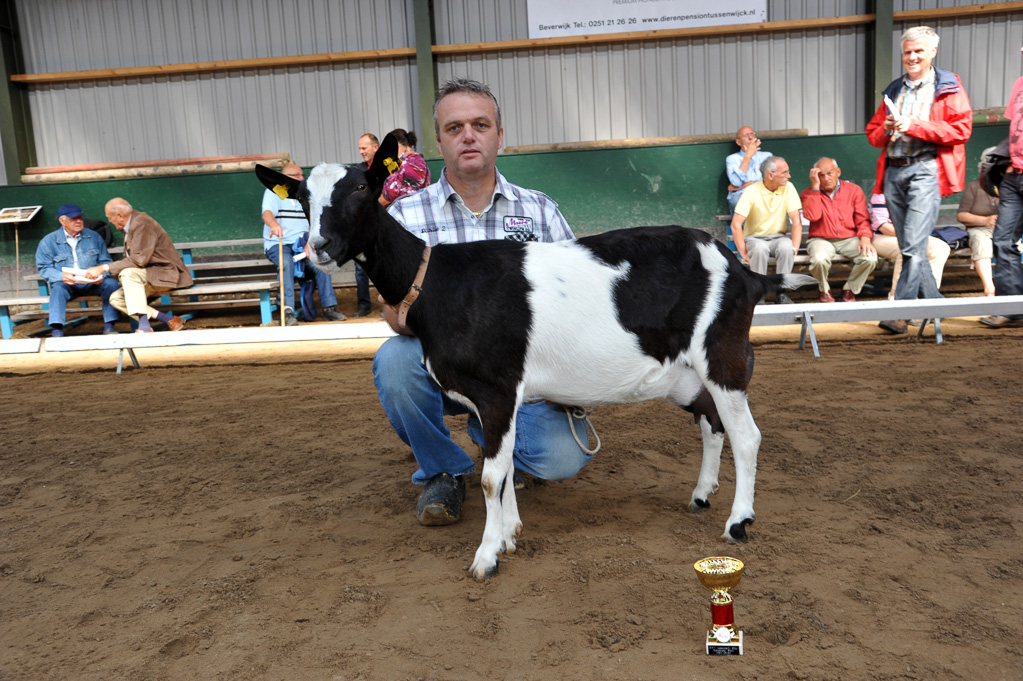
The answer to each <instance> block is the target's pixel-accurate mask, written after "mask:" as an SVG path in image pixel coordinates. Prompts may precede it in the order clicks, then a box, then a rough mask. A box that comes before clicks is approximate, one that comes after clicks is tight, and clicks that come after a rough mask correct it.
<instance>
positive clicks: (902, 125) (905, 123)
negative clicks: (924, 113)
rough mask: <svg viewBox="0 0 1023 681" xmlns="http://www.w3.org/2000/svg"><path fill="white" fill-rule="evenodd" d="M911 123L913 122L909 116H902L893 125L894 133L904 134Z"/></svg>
mask: <svg viewBox="0 0 1023 681" xmlns="http://www.w3.org/2000/svg"><path fill="white" fill-rule="evenodd" d="M912 122H913V119H912V118H910V117H909V116H902V117H900V118H897V119H895V125H894V127H895V132H901V133H905V132H906V131H907V130H909V125H910V123H912Z"/></svg>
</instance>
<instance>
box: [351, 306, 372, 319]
mask: <svg viewBox="0 0 1023 681" xmlns="http://www.w3.org/2000/svg"><path fill="white" fill-rule="evenodd" d="M370 309H371V308H370V306H369V305H360V306H359V309H358V310H356V311H355V314H353V315H352V316H353V317H365V316H366V315H368V314H369V313H370Z"/></svg>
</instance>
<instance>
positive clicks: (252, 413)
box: [0, 320, 1023, 681]
mask: <svg viewBox="0 0 1023 681" xmlns="http://www.w3.org/2000/svg"><path fill="white" fill-rule="evenodd" d="M946 321H947V324H946V333H947V335H948V337H947V339H946V342H945V343H943V344H942V345H935V344H934V343H933V342H931V341H930V340H923V341H920V340H917V339H915V338H907V337H903V338H889V337H885V336H883V335H881V334H880V333H879V332H877V330H876V327H875V326H872V325H850V326H853V327H855V329H856V331H855V332H854V333H852V334H844V335H837V336H835V337H831V338H828V337H827V334H828V333H829V330H828V329H824V328H819V333H820V334H821V335H822V353H823V356H822V358H820V359H815V358H814V357H813V356H812V354H811V353H810V352H809V351H808V350H807V351H799V350H797V349H796V348H795V343H794V336H795V333H797V332H793V331H792V330H791V329H788V330H787V331H781V330H775V329H771V330H754V342H755V345H756V349H757V367H756V372H755V375H754V380H753V384H752V385H751V388H750V393H751V397H750V399H751V406H752V409H753V413H754V416H755V418H756V419H757V422H758V424H759V426H760V428H761V430H762V431H763V445H762V448H761V450H760V458H759V462H760V465H759V471H758V473H759V474H758V477H757V503H756V511H757V522H756V524H754V525H753V526H751V527H750V540H749V541H748V542H747V543H744V544H741V545H727V544H723V543H721V542H720V541H719V539H718V537H719V536H720V535H721V532H722V530H723V526H724V521H725V518H726V517H727V515H728V510H729V505H730V503H731V496H732V492H733V487H734V469H733V467H732V465H731V461H730V456H729V454H728V450H727V449H726V457H725V461H724V463H723V466H722V476H721V483H722V487H721V490H720V491H719V493H718V494H717V496H715V497H713V498H712V507H711V509H710V510H709V511H707V512H705V513H701V514H696V515H694V514H691V513H690V512H689V511H688V508H687V505H688V499H689V495H690V493H691V491H692V486H693V485H694V484H695V481H696V477H697V473H698V469H699V459H700V442H699V433H698V430H697V428H696V427H695V426H694V425H693V424H692V422H691V419H690V418H689V417H688V415H686V414H684V413H681V412H679V411H678V410H677V409H675V408H673V407H671V406H670V405H668V404H667V403H665V402H649V403H645V404H641V405H631V406H622V407H609V408H601V409H599V410H597V411H596V412H595V413H594V415H593V423H594V425H595V426H596V428H597V430H598V431H599V433H600V436H601V438H602V440H603V449H602V451H601V452H600V453H599V454H598V455H597V457H596V458H595V460H594V461H593V462H592V464H591V465H589V466H588V467H587V468H586V469H584V470H583V471H582V472H581V473H580V474H579V475H578V476H577V477H576V478H574V479H572V480H568V481H564V482H547V483H542V484H541V483H532V484H531V485H530V486H529V487H528V488H527V489H525V490H523V491H522V492H520V493H519V506H520V510H521V514H522V518H523V522H524V525H525V528H524V533H523V537H522V539H521V542H520V545H519V550H518V551H517V552H516V553H515V554H514V555H510V556H505V557H503V559H502V563H501V570H500V573H499V574H498V575H497V576H496V577H494V578H492V579H489V580H487V581H485V582H477V581H475V580H473V579H472V578H471V577H469V576H468V575H467V572H466V568H467V567H468V565H469V563H470V562H471V560H472V556H473V552H474V551H475V549H476V547H477V545H478V543H479V540H480V537H481V534H482V530H483V520H484V507H483V498H482V493H481V492H480V491H479V486H478V475H477V476H473V477H472V478H471V479H470V484H469V494H468V497H467V500H466V508H465V512H464V517H463V519H462V521H461V522H460V523H458V524H456V525H453V526H449V527H441V528H424V527H421V526H419V525H418V524H417V523H416V521H415V517H414V514H413V507H414V504H415V500H416V497H417V492H418V489H419V488H416V487H414V486H413V485H411V484H410V483H409V476H410V475H411V474H412V472H413V470H414V462H413V460H412V459H411V456H410V452H409V450H408V449H407V448H406V447H404V446H403V445H402V443H401V442H400V441H399V440H398V438H397V437H396V436H395V435H394V434H393V432H392V431H391V429H390V427H389V426H388V423H387V420H386V418H385V416H384V414H383V412H382V410H381V409H380V406H379V403H378V401H377V398H376V393H375V390H374V388H373V382H372V372H371V366H370V362H369V361H368V360H367V359H365V357H366V356H368V355H369V354H370V353H371V352H372V348H368V349H367V348H361V350H360V349H357V350H356V351H352V349H351V348H352V347H353V346H351V345H345V344H340V343H308V344H290V345H291V346H294V347H290V346H288V347H285V346H284V345H282V346H277V347H245V348H235V349H232V350H230V351H227V350H217V349H211V348H206V349H194V348H193V349H190V350H188V351H184V350H182V351H178V352H175V351H161V352H162V353H165V354H160V352H156V351H148V352H147V353H146V354H143V353H141V351H140V361H141V362H142V365H143V368H142V369H141V370H131V369H129V370H126V371H125V372H124V373H123V374H122V375H121V376H117V375H115V373H114V371H113V368H114V365H115V362H116V355H115V353H111V352H106V353H60V354H61V357H56V356H55V355H57V353H42V355H41V356H40V357H35V358H33V360H32V361H30V360H28V359H22V360H19V359H17V358H14V357H11V356H4V357H0V402H2V404H3V405H4V406H3V418H2V420H0V442H2V443H3V445H2V453H0V679H4V680H21V679H25V680H32V681H40V680H46V679H76V680H80V679H103V680H105V681H106V680H114V679H281V680H287V681H296V680H305V679H310V680H312V679H317V680H320V679H337V680H345V681H348V680H352V679H369V680H375V679H383V680H388V681H390V680H404V679H429V680H457V679H466V680H474V679H524V680H533V679H552V680H569V681H572V680H578V681H594V680H600V679H664V680H672V681H674V680H677V679H707V680H708V681H709V680H714V681H727V680H731V679H828V680H836V681H837V680H840V679H841V680H847V679H873V680H889V679H927V680H933V679H939V680H940V679H964V680H965V679H970V680H973V679H986V680H989V681H999V680H1006V681H1009V680H1017V679H1021V678H1023V644H1021V641H1023V615H1021V607H1023V542H1021V538H1023V537H1021V535H1023V506H1021V504H1020V498H1021V496H1023V465H1021V461H1023V455H1021V451H1023V428H1021V417H1023V396H1021V392H1023V391H1021V385H1020V368H1021V367H1023V359H1021V350H1023V330H1012V331H1000V332H982V331H980V330H978V329H979V327H978V326H977V325H976V322H975V321H972V322H969V323H966V322H964V323H963V324H961V325H959V326H955V325H954V324H952V323H953V322H954V321H955V320H946ZM346 323H347V322H346ZM832 326H834V327H838V326H839V325H832ZM783 333H784V334H787V335H786V336H785V337H784V338H782V336H781V335H779V334H783ZM46 354H49V355H50V358H49V360H48V359H47V357H46V356H45V355H46ZM70 355H75V357H74V360H72V359H71V358H70V357H69V356H70ZM91 355H95V356H91ZM463 424H464V419H452V420H451V426H452V428H453V429H454V430H455V431H457V433H458V434H457V435H456V438H457V439H458V441H459V442H460V443H463V444H465V445H467V444H468V440H467V438H466V437H465V436H464V433H463V432H462V428H463ZM714 555H732V556H735V557H737V558H740V559H741V560H743V561H745V564H746V571H745V573H744V575H743V579H742V582H741V584H740V585H739V586H738V587H737V588H736V589H735V591H734V595H735V599H736V600H735V613H736V619H737V623H738V625H739V626H740V628H742V629H743V630H744V631H745V646H746V655H745V656H743V657H741V658H738V657H735V658H709V657H707V656H706V655H705V653H704V650H703V640H704V637H705V635H706V630H707V627H708V624H709V623H710V607H709V596H710V592H709V591H707V590H706V589H704V588H703V587H701V586H700V584H699V582H698V581H697V579H696V576H695V573H694V571H693V567H692V565H693V562H695V561H696V560H698V559H700V558H704V557H707V556H714Z"/></svg>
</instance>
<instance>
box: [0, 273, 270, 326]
mask: <svg viewBox="0 0 1023 681" xmlns="http://www.w3.org/2000/svg"><path fill="white" fill-rule="evenodd" d="M276 283H277V282H276V280H269V279H267V280H264V281H235V282H229V283H224V282H217V283H211V284H204V283H199V284H195V285H193V286H189V287H188V288H179V289H174V290H172V291H169V292H168V293H166V294H163V295H162V296H160V297H159V302H158V303H157V304H158V305H159V306H160V307H161V308H163V309H164V310H166V311H167V312H172V313H174V314H179V313H180V314H187V312H188V311H190V310H203V309H222V308H230V307H242V306H256V305H258V306H259V312H260V321H261V323H262V324H264V325H266V324H271V323H272V322H273V312H274V310H275V309H276V307H277V306H276V305H272V304H271V301H270V291H271V289H273V288H275V286H276ZM239 293H240V294H246V293H249V294H255V296H254V297H252V296H250V297H247V298H232V299H223V298H219V299H212V300H211V299H208V298H207V299H205V300H201V299H200V298H199V296H223V295H233V294H239ZM49 301H50V296H49V294H47V295H45V296H21V297H13V298H0V331H2V334H3V337H4V338H5V339H7V338H10V337H11V335H12V334H13V333H14V327H15V325H17V324H20V323H23V322H27V321H32V320H34V319H41V318H45V317H47V316H48V315H49V312H48V310H47V309H46V307H47V304H48V303H49ZM79 301H81V302H82V303H85V304H86V306H85V307H71V306H69V307H68V309H67V313H68V317H71V316H74V315H78V316H93V315H98V314H101V313H102V312H103V309H102V308H101V307H100V305H99V296H81V297H79V298H76V299H75V302H79ZM15 307H17V308H25V307H27V308H31V309H28V310H19V311H13V312H12V310H11V308H15Z"/></svg>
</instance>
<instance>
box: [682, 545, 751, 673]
mask: <svg viewBox="0 0 1023 681" xmlns="http://www.w3.org/2000/svg"><path fill="white" fill-rule="evenodd" d="M693 567H694V568H696V576H697V577H698V578H699V579H700V584H703V585H704V586H705V587H707V588H708V589H710V590H712V591H713V592H714V595H712V596H711V597H710V612H711V617H712V621H713V624H712V625H711V628H710V631H708V632H707V654H708V655H742V632H741V631H737V630H736V628H735V615H734V613H733V611H732V597H731V596H730V595H729V594H728V590H729V589H731V588H732V587H734V586H735V585H736V584H738V583H739V580H740V579H742V568H743V565H742V561H741V560H737V559H735V558H728V557H727V556H719V557H715V558H704V559H703V560H699V561H697V562H696V564H695V565H693Z"/></svg>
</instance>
